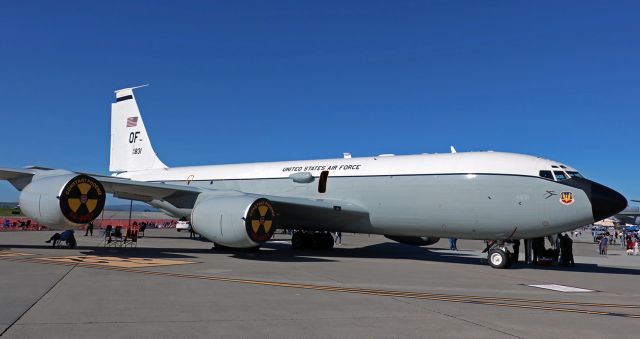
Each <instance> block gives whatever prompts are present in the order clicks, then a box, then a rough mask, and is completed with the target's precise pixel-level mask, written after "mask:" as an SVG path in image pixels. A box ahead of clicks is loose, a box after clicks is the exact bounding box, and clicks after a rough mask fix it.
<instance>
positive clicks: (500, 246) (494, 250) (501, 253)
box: [483, 241, 512, 268]
mask: <svg viewBox="0 0 640 339" xmlns="http://www.w3.org/2000/svg"><path fill="white" fill-rule="evenodd" d="M483 252H487V261H488V262H489V265H491V267H493V268H509V267H511V257H512V254H511V251H509V248H508V247H507V246H506V245H505V243H504V241H494V242H493V243H491V244H490V245H488V246H487V248H486V249H485V250H484V251H483Z"/></svg>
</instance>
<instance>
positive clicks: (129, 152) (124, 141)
mask: <svg viewBox="0 0 640 339" xmlns="http://www.w3.org/2000/svg"><path fill="white" fill-rule="evenodd" d="M135 88H138V87H133V88H125V89H121V90H117V91H116V102H115V103H113V104H111V159H110V162H109V171H111V172H129V171H142V170H149V169H160V168H167V166H166V165H165V164H163V163H162V161H160V159H158V156H157V155H156V153H155V152H154V151H153V147H152V146H151V140H149V135H148V134H147V130H146V129H145V128H144V122H142V116H140V110H138V104H137V103H136V99H135V97H134V95H133V90H134V89H135Z"/></svg>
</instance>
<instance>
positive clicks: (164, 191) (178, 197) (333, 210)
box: [0, 167, 370, 230]
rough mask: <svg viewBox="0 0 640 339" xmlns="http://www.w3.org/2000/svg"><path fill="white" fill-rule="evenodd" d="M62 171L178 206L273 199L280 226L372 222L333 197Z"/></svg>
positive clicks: (24, 178)
mask: <svg viewBox="0 0 640 339" xmlns="http://www.w3.org/2000/svg"><path fill="white" fill-rule="evenodd" d="M40 171H54V170H52V169H48V168H36V167H33V168H25V169H6V168H0V180H2V179H4V180H8V181H9V182H11V183H12V184H13V185H14V186H15V187H16V188H17V189H18V190H22V189H23V188H24V187H25V186H26V185H28V184H29V183H30V182H31V180H32V178H33V176H34V175H36V174H38V173H39V172H40ZM62 174H71V175H73V174H85V175H89V176H91V177H93V178H94V179H96V180H98V181H100V183H102V185H103V186H104V189H105V191H106V192H107V193H112V194H113V196H114V197H117V198H122V199H130V200H136V201H142V202H150V201H152V200H163V201H166V202H168V203H170V204H171V205H173V206H175V207H177V208H185V209H190V208H192V207H193V206H194V205H195V202H196V199H197V198H198V196H199V195H200V194H203V193H204V194H206V193H207V192H208V193H212V195H215V196H216V197H224V196H226V195H228V196H237V195H238V194H242V195H247V196H252V197H256V199H257V198H266V199H269V200H270V201H271V203H272V204H273V207H274V209H275V211H276V213H277V215H278V220H279V227H281V228H295V229H308V230H340V229H342V228H343V227H344V226H346V225H349V226H352V227H353V226H355V225H361V226H362V227H363V228H368V227H369V226H370V222H369V213H368V211H367V210H365V209H364V208H362V207H361V206H359V205H357V204H354V203H350V202H345V201H340V200H334V199H312V198H301V197H285V196H273V195H261V194H254V193H246V192H238V191H220V190H211V189H204V188H198V187H195V186H184V185H173V184H165V183H153V182H144V181H136V180H130V179H126V178H118V177H112V176H104V175H96V174H87V173H81V172H67V171H64V172H62Z"/></svg>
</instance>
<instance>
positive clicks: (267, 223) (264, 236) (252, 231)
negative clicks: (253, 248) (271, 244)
mask: <svg viewBox="0 0 640 339" xmlns="http://www.w3.org/2000/svg"><path fill="white" fill-rule="evenodd" d="M275 215H276V213H275V211H274V210H273V206H271V202H269V200H267V199H264V198H260V199H258V200H256V201H254V202H253V204H251V206H250V207H249V210H248V212H247V217H246V219H245V225H246V228H247V234H248V235H249V238H250V239H251V240H253V241H255V242H257V243H263V242H265V241H267V240H269V239H270V238H271V236H272V235H273V233H274V232H275V231H276V225H275V221H274V219H275Z"/></svg>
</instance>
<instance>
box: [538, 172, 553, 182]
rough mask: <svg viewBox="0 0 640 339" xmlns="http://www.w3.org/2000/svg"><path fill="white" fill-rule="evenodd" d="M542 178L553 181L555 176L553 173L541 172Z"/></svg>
mask: <svg viewBox="0 0 640 339" xmlns="http://www.w3.org/2000/svg"><path fill="white" fill-rule="evenodd" d="M540 177H541V178H545V179H549V180H553V174H551V171H540Z"/></svg>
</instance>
